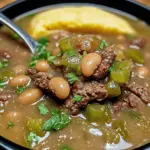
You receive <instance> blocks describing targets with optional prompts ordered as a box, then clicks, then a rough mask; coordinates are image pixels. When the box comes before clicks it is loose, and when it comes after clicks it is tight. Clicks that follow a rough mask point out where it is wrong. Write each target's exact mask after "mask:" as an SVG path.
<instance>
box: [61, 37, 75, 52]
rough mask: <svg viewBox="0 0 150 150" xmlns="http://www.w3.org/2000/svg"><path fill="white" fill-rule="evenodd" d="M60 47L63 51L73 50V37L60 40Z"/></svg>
mask: <svg viewBox="0 0 150 150" xmlns="http://www.w3.org/2000/svg"><path fill="white" fill-rule="evenodd" d="M59 48H60V49H61V50H62V52H63V53H65V52H67V51H70V50H73V49H74V46H73V44H72V39H71V38H64V39H61V40H60V41H59Z"/></svg>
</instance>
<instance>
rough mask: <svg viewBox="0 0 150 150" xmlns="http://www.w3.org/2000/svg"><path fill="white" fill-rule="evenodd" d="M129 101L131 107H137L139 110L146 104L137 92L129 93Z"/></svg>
mask: <svg viewBox="0 0 150 150" xmlns="http://www.w3.org/2000/svg"><path fill="white" fill-rule="evenodd" d="M127 101H128V104H129V106H130V107H132V108H136V109H138V110H141V108H143V107H144V105H145V104H144V103H143V102H142V101H141V99H140V98H139V97H138V96H136V95H135V94H133V93H130V94H129V95H128V98H127Z"/></svg>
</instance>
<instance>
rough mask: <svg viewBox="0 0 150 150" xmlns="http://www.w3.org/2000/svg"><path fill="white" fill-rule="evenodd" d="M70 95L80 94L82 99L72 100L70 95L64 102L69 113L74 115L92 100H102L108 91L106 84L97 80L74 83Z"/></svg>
mask: <svg viewBox="0 0 150 150" xmlns="http://www.w3.org/2000/svg"><path fill="white" fill-rule="evenodd" d="M72 95H80V96H82V99H81V100H80V101H79V102H74V101H73V99H72V96H70V97H69V98H68V99H67V100H66V102H65V107H66V108H68V109H69V110H70V112H71V114H73V115H76V114H77V113H78V112H79V110H80V109H81V108H84V107H86V106H87V104H88V103H89V102H91V101H93V100H97V101H99V102H100V101H102V100H104V99H106V98H107V96H108V93H107V90H106V86H105V85H104V84H102V83H99V82H97V81H91V82H85V83H76V84H75V85H74V86H73V87H72Z"/></svg>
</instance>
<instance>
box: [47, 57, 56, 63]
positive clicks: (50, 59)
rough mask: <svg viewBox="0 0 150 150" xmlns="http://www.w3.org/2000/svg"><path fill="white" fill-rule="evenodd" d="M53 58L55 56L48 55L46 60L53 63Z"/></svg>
mask: <svg viewBox="0 0 150 150" xmlns="http://www.w3.org/2000/svg"><path fill="white" fill-rule="evenodd" d="M55 58H56V56H49V57H48V58H47V60H48V62H49V63H54V60H55Z"/></svg>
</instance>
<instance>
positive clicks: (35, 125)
mask: <svg viewBox="0 0 150 150" xmlns="http://www.w3.org/2000/svg"><path fill="white" fill-rule="evenodd" d="M43 124H44V121H43V120H42V119H33V118H29V119H28V121H27V124H26V125H27V128H28V130H29V131H30V132H34V133H36V134H37V135H38V136H44V134H45V132H44V131H43V130H42V126H43Z"/></svg>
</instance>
